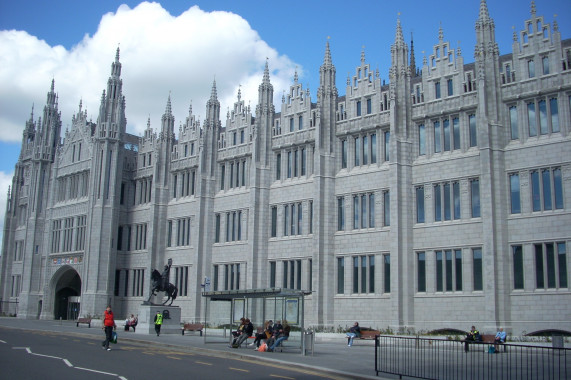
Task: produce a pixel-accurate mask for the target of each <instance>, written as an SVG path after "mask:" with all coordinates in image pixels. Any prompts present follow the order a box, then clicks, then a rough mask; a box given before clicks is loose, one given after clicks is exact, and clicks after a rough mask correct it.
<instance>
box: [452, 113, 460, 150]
mask: <svg viewBox="0 0 571 380" xmlns="http://www.w3.org/2000/svg"><path fill="white" fill-rule="evenodd" d="M452 128H453V132H454V150H457V149H460V119H458V118H457V117H455V118H454V119H452Z"/></svg>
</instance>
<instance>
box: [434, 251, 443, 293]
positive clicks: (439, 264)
mask: <svg viewBox="0 0 571 380" xmlns="http://www.w3.org/2000/svg"><path fill="white" fill-rule="evenodd" d="M435 254H436V291H437V292H442V291H443V290H444V278H443V277H444V272H443V266H444V257H443V255H442V251H436V252H435Z"/></svg>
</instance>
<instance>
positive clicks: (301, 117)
mask: <svg viewBox="0 0 571 380" xmlns="http://www.w3.org/2000/svg"><path fill="white" fill-rule="evenodd" d="M297 128H298V129H299V130H302V129H303V115H299V117H298V118H297Z"/></svg>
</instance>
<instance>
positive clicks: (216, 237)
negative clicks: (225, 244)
mask: <svg viewBox="0 0 571 380" xmlns="http://www.w3.org/2000/svg"><path fill="white" fill-rule="evenodd" d="M214 221H215V224H216V225H215V227H214V242H215V243H220V214H216V215H215V216H214ZM171 227H172V222H171V221H169V247H170V239H171V238H170V236H171V235H172V233H171V231H170V229H171Z"/></svg>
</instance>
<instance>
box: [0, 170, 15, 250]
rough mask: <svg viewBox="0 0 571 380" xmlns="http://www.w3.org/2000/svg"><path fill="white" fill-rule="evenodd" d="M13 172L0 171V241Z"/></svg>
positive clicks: (0, 239)
mask: <svg viewBox="0 0 571 380" xmlns="http://www.w3.org/2000/svg"><path fill="white" fill-rule="evenodd" d="M13 176H14V174H13V173H4V172H1V171H0V242H1V241H2V237H3V233H4V215H5V214H6V200H7V199H8V198H7V195H8V186H10V185H12V177H13Z"/></svg>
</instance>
